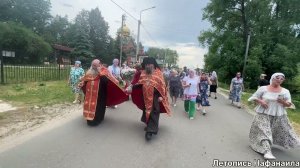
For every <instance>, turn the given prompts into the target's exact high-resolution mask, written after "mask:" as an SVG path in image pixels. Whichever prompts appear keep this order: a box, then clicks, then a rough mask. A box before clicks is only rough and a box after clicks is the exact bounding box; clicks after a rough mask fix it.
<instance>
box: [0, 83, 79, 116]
mask: <svg viewBox="0 0 300 168" xmlns="http://www.w3.org/2000/svg"><path fill="white" fill-rule="evenodd" d="M0 90H1V92H0V99H1V100H4V101H8V102H10V103H12V104H13V105H15V106H25V107H26V106H33V105H36V106H39V107H40V106H48V105H53V104H61V103H66V102H71V101H72V99H73V94H72V92H71V89H70V87H69V86H68V85H67V83H66V81H51V82H33V83H22V84H7V85H0ZM0 119H1V115H0Z"/></svg>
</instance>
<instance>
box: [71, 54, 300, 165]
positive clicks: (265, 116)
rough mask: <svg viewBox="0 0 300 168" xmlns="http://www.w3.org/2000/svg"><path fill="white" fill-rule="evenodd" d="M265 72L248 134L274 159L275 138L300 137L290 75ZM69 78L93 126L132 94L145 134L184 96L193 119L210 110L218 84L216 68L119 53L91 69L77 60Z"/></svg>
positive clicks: (235, 91)
mask: <svg viewBox="0 0 300 168" xmlns="http://www.w3.org/2000/svg"><path fill="white" fill-rule="evenodd" d="M265 77H266V75H265V74H261V76H260V80H259V82H258V90H257V91H256V92H255V93H254V94H253V95H252V96H251V97H250V98H249V100H248V101H255V102H256V103H257V104H258V105H257V107H256V108H255V111H256V112H257V114H256V115H255V117H254V120H253V122H252V125H251V128H250V133H249V140H250V146H251V148H252V149H253V150H254V151H256V152H258V153H261V154H263V156H264V158H265V159H268V160H272V159H276V158H275V156H273V154H272V152H271V147H272V145H273V144H276V145H280V146H282V147H285V148H287V149H289V148H295V147H299V146H300V140H299V137H297V135H296V133H295V132H294V130H293V129H292V127H291V124H290V122H289V120H288V118H287V112H286V108H288V107H291V106H292V105H293V104H292V100H291V95H290V92H289V90H287V89H285V88H283V87H282V86H281V84H282V82H283V81H284V80H285V75H284V74H283V73H275V74H273V75H272V77H271V79H270V82H269V81H267V80H266V79H265ZM243 83H244V81H243V78H242V76H241V73H240V72H237V73H236V76H235V77H234V78H232V80H231V84H230V87H229V99H230V100H231V103H232V105H234V106H236V107H238V108H241V96H242V92H243V91H244V84H243ZM69 84H70V86H71V88H72V92H73V93H74V94H75V100H74V102H73V103H81V102H82V101H83V102H84V104H83V116H84V118H85V119H86V121H87V125H89V126H97V125H99V124H100V123H101V122H102V121H103V120H104V116H105V111H106V108H107V107H114V108H116V105H118V104H120V103H123V102H125V101H128V100H129V95H130V96H131V98H132V102H133V103H134V104H135V105H136V106H137V108H138V109H140V110H141V111H142V117H141V121H142V122H144V123H145V125H146V126H145V128H144V131H145V139H146V140H150V139H151V138H152V136H153V135H156V134H157V133H158V129H159V118H160V113H166V114H168V115H171V105H172V106H173V108H176V106H177V104H178V100H182V101H183V105H184V109H183V110H184V111H185V112H186V114H187V116H188V118H189V119H190V120H193V119H194V118H195V113H196V111H199V112H201V113H202V114H203V115H206V114H207V109H206V107H207V106H210V105H211V104H210V101H209V97H211V98H213V99H217V88H218V85H219V83H218V76H217V73H216V72H215V71H213V72H212V73H205V72H201V71H196V70H195V69H193V68H190V69H188V68H187V67H184V68H183V69H182V70H179V69H171V70H169V69H168V68H163V69H161V68H160V67H159V65H158V64H157V62H156V60H155V59H154V58H152V57H146V58H144V59H143V62H142V63H141V64H139V63H138V64H136V65H135V66H133V65H132V64H130V66H128V65H126V64H123V66H122V67H120V66H119V60H118V59H114V60H113V64H112V65H110V66H108V68H107V66H104V65H103V64H101V62H100V60H98V59H95V60H93V61H92V63H91V67H90V68H89V70H88V71H87V72H86V73H84V70H83V69H82V68H81V62H80V61H76V62H75V65H74V67H72V69H71V71H70V78H69ZM82 94H84V100H82V98H81V96H80V95H82ZM169 97H170V98H171V100H170V101H169Z"/></svg>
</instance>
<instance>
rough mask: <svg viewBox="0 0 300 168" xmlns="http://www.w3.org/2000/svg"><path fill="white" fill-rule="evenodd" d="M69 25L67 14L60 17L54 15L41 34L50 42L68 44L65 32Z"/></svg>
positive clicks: (68, 29) (67, 30)
mask: <svg viewBox="0 0 300 168" xmlns="http://www.w3.org/2000/svg"><path fill="white" fill-rule="evenodd" d="M70 26H71V24H70V23H69V21H68V17H67V16H65V17H61V16H59V15H56V16H55V17H53V18H52V19H51V21H50V24H49V25H48V26H47V27H46V28H45V32H44V34H43V36H44V37H45V39H46V40H47V41H48V42H49V43H50V44H53V43H57V44H61V45H68V41H69V39H68V38H67V33H68V32H69V31H70ZM73 37H74V36H73Z"/></svg>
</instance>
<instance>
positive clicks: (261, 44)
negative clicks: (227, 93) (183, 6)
mask: <svg viewBox="0 0 300 168" xmlns="http://www.w3.org/2000/svg"><path fill="white" fill-rule="evenodd" d="M299 7H300V5H299V3H298V2H297V1H295V0H291V1H285V0H265V1H260V0H227V1H219V0H212V1H211V2H210V3H209V4H208V5H207V7H206V8H205V9H204V14H203V18H204V19H207V20H209V21H210V22H211V24H212V29H211V30H208V31H205V32H202V33H201V35H200V36H199V42H200V43H201V44H202V45H204V46H208V47H209V53H208V54H207V55H206V57H205V68H206V70H208V71H212V70H216V71H219V76H220V77H221V78H220V79H221V80H223V82H229V81H230V79H231V78H232V76H234V74H235V73H236V72H237V71H241V70H242V69H243V60H244V53H245V48H246V39H247V35H248V33H250V32H251V42H250V49H249V56H248V61H247V66H246V79H245V80H246V82H247V84H248V86H250V87H251V88H254V86H256V80H257V78H258V76H259V74H260V73H262V72H264V73H266V74H268V76H270V75H271V74H272V73H274V72H277V71H281V72H283V73H285V74H286V76H287V78H293V77H294V76H295V75H296V74H297V68H296V67H297V66H296V63H297V61H299V54H298V53H299V52H298V51H299V47H296V46H297V44H299V42H300V41H299V38H298V36H299V30H300V29H299V23H300V19H299V17H296V16H299ZM282 60H285V61H282Z"/></svg>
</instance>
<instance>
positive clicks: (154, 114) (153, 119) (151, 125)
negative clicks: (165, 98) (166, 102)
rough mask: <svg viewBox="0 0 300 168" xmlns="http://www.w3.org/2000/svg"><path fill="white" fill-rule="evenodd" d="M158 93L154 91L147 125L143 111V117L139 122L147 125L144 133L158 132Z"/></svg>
mask: <svg viewBox="0 0 300 168" xmlns="http://www.w3.org/2000/svg"><path fill="white" fill-rule="evenodd" d="M158 97H159V92H158V91H157V90H156V89H155V91H154V97H153V105H152V111H151V113H150V117H149V120H148V123H146V112H145V110H144V111H143V115H142V118H141V121H142V122H144V123H145V124H147V127H146V130H145V131H146V132H151V133H155V134H156V133H157V132H158V124H159V115H160V107H159V102H158Z"/></svg>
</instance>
